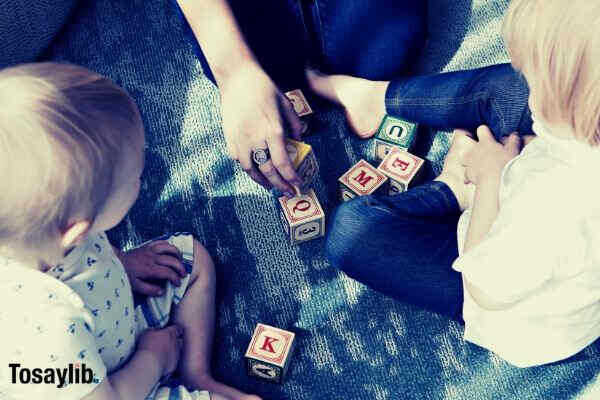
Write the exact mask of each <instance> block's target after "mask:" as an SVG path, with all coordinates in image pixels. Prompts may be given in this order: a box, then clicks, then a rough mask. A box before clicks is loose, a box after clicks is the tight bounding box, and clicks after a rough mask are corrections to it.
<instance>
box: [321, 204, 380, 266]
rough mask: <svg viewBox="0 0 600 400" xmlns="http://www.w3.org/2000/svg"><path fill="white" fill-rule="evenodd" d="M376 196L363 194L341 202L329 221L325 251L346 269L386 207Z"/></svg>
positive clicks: (334, 261)
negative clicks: (381, 204) (380, 205)
mask: <svg viewBox="0 0 600 400" xmlns="http://www.w3.org/2000/svg"><path fill="white" fill-rule="evenodd" d="M378 205H379V202H378V200H377V199H376V198H375V197H372V196H364V197H358V198H356V199H354V200H351V201H349V202H346V203H343V204H341V205H340V206H339V207H338V208H337V209H336V211H335V213H334V214H333V217H332V219H331V221H330V222H329V229H328V232H329V233H328V234H327V240H326V243H325V255H326V257H327V259H328V260H329V261H330V262H331V264H332V265H333V266H335V267H337V268H340V269H341V270H343V271H345V272H347V271H348V269H349V268H352V267H351V265H352V260H354V259H356V257H357V256H358V254H357V253H358V252H363V251H364V248H363V246H362V245H361V240H364V238H365V235H369V234H371V233H372V232H373V231H374V227H376V226H377V225H379V224H380V223H381V222H382V218H383V217H384V215H385V211H384V209H383V208H382V207H378Z"/></svg>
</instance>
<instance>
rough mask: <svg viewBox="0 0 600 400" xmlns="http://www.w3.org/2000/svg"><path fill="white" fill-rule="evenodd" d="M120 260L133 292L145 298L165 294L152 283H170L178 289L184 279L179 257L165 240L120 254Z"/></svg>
mask: <svg viewBox="0 0 600 400" xmlns="http://www.w3.org/2000/svg"><path fill="white" fill-rule="evenodd" d="M119 258H120V259H121V262H122V263H123V266H124V267H125V272H127V276H128V277H129V282H131V286H132V288H133V291H134V292H136V293H139V294H141V295H144V296H160V295H162V294H163V293H164V289H163V288H162V287H161V286H160V285H159V284H157V283H156V282H155V281H157V280H169V281H170V282H171V283H172V284H173V285H175V286H179V285H180V284H181V278H183V277H185V276H186V275H187V271H186V269H185V267H184V265H183V263H182V262H181V253H180V252H179V250H178V249H177V247H175V246H173V245H172V244H170V243H169V242H167V241H166V240H158V241H156V242H151V243H148V244H147V245H145V246H142V247H138V248H136V249H133V250H129V251H127V252H120V254H119Z"/></svg>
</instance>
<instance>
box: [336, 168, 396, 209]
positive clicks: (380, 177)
mask: <svg viewBox="0 0 600 400" xmlns="http://www.w3.org/2000/svg"><path fill="white" fill-rule="evenodd" d="M386 181H387V177H386V176H385V175H384V174H382V173H381V172H380V171H378V170H377V169H376V168H375V167H373V166H372V165H371V164H369V163H368V162H366V161H365V160H360V161H359V162H358V163H356V164H355V165H354V166H352V168H350V169H349V170H348V171H346V173H345V174H344V175H342V176H341V177H340V179H338V182H339V194H340V198H341V200H342V201H348V200H351V199H353V198H354V197H356V196H366V195H370V194H374V193H375V192H376V191H377V190H378V189H379V188H381V187H382V185H383V184H384V183H385V182H386Z"/></svg>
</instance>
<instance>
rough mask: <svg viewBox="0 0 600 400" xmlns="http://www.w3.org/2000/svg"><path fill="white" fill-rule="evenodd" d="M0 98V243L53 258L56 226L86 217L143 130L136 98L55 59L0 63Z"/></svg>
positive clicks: (95, 208)
mask: <svg viewBox="0 0 600 400" xmlns="http://www.w3.org/2000/svg"><path fill="white" fill-rule="evenodd" d="M0 104H2V107H0V185H1V186H0V190H2V195H0V247H4V248H5V249H6V248H8V249H15V248H17V249H19V250H20V251H35V252H45V253H52V254H51V255H50V254H47V256H48V257H49V258H51V259H56V255H57V254H56V251H57V250H59V247H60V246H59V242H58V240H59V238H60V233H61V230H63V229H65V228H66V227H67V226H68V223H69V220H70V219H71V218H73V217H77V218H86V219H89V220H90V221H93V220H94V218H95V217H96V216H97V214H98V213H99V212H100V211H101V210H102V206H103V205H104V202H105V200H106V198H107V197H108V195H109V194H110V191H111V190H112V183H113V174H114V171H115V169H116V168H117V167H118V166H119V163H120V162H121V161H122V154H123V152H124V150H125V149H126V148H128V146H132V145H133V143H135V142H134V141H135V140H136V138H137V137H139V135H140V134H143V127H142V121H141V118H140V115H139V112H138V109H137V106H136V105H135V102H134V101H133V99H132V98H131V97H130V96H129V95H128V94H127V93H126V92H125V91H124V90H123V89H121V88H119V87H118V86H117V85H115V84H114V83H113V82H111V81H110V80H109V79H107V78H105V77H103V76H101V75H98V74H96V73H93V72H91V71H89V70H87V69H85V68H82V67H78V66H75V65H70V64H59V63H35V64H26V65H21V66H18V67H13V68H7V69H4V70H2V71H0ZM138 140H139V139H138Z"/></svg>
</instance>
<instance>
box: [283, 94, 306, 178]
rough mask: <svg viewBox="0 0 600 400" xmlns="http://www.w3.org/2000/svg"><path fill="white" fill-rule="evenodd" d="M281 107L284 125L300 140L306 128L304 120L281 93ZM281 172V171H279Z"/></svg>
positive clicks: (291, 134) (292, 135)
mask: <svg viewBox="0 0 600 400" xmlns="http://www.w3.org/2000/svg"><path fill="white" fill-rule="evenodd" d="M280 99H281V108H282V116H283V118H284V119H285V121H286V125H287V126H288V127H289V132H288V133H289V134H290V136H291V137H293V138H294V139H296V140H302V134H303V133H304V132H305V131H306V129H308V126H307V125H306V122H304V121H301V120H300V117H298V114H296V111H295V110H294V106H293V105H292V102H291V101H290V100H289V99H288V98H287V97H286V96H283V95H281V97H280ZM280 172H281V171H280Z"/></svg>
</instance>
